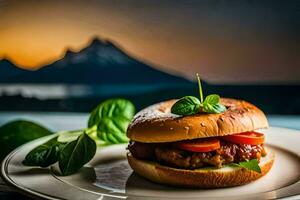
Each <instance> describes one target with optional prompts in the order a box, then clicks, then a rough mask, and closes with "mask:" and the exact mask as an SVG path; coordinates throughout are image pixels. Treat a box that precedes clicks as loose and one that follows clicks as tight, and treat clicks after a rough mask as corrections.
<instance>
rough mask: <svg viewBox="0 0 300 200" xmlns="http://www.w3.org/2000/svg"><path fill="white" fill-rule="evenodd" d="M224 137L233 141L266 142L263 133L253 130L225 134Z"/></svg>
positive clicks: (254, 143)
mask: <svg viewBox="0 0 300 200" xmlns="http://www.w3.org/2000/svg"><path fill="white" fill-rule="evenodd" d="M222 139H224V140H226V141H229V142H232V143H238V144H250V145H258V144H263V143H264V141H265V136H264V134H262V133H258V132H254V131H251V132H244V133H239V134H235V135H228V136H224V137H222Z"/></svg>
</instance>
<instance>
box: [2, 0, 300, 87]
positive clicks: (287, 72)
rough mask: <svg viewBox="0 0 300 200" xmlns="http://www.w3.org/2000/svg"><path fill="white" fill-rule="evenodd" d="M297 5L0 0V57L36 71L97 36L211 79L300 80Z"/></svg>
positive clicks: (149, 59)
mask: <svg viewBox="0 0 300 200" xmlns="http://www.w3.org/2000/svg"><path fill="white" fill-rule="evenodd" d="M299 8H300V2H299V1H297V0H294V1H292V0H287V1H275V0H273V1H258V0H256V1H234V0H233V1H221V0H210V1H209V0H203V1H197V0H195V1H191V0H178V1H173V0H169V1H167V0H160V1H156V0H147V1H146V0H106V1H104V0H102V1H100V0H97V1H75V0H74V1H66V0H60V1H58V0H51V1H50V0H43V1H31V0H26V1H21V0H19V1H17V0H0V59H1V58H8V59H9V60H11V61H12V62H13V63H15V64H16V65H18V66H19V67H21V68H26V69H37V68H39V67H42V66H43V65H45V64H47V63H50V62H53V61H55V60H57V59H59V58H61V57H62V56H63V55H64V52H65V51H66V49H67V48H71V49H73V50H75V51H79V50H80V49H81V48H83V47H85V46H86V45H87V44H88V42H89V41H90V40H91V38H93V37H95V36H98V37H100V38H102V39H110V40H113V41H114V42H116V43H117V44H119V45H120V46H121V47H123V49H125V50H126V51H127V52H128V53H129V54H131V55H133V56H135V57H137V58H139V59H141V60H144V61H147V62H149V63H152V64H153V66H156V67H158V68H160V69H162V70H165V71H168V72H171V73H177V74H180V75H182V76H186V77H190V78H192V77H194V74H195V73H196V72H198V73H200V74H201V76H202V77H203V78H204V79H206V80H208V81H211V82H222V83H223V82H224V83H234V82H239V83H257V82H266V83H290V82H293V83H294V82H298V83H299V82H300V56H299V52H300V51H299V50H300V48H299V43H300V41H299V39H300V37H299V35H300V31H299V29H300V28H299V27H300V26H299V25H300V24H299V22H300V20H299V19H300V14H299V13H300V12H299Z"/></svg>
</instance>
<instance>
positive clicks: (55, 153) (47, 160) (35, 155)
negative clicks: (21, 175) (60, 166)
mask: <svg viewBox="0 0 300 200" xmlns="http://www.w3.org/2000/svg"><path fill="white" fill-rule="evenodd" d="M62 147H63V144H62V143H59V142H57V137H55V138H53V139H51V140H49V141H47V142H46V143H44V144H42V145H40V146H37V147H36V148H34V149H33V150H31V151H30V152H29V153H28V154H27V155H26V157H25V160H24V161H23V164H24V165H27V166H40V167H48V166H49V165H52V164H54V163H56V162H57V161H58V158H59V152H60V150H61V149H62Z"/></svg>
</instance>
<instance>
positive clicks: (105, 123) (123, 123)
mask: <svg viewBox="0 0 300 200" xmlns="http://www.w3.org/2000/svg"><path fill="white" fill-rule="evenodd" d="M129 123H130V121H129V120H127V119H125V118H122V117H115V118H102V119H100V121H99V123H98V127H97V132H98V137H99V138H100V139H101V140H103V141H105V142H106V143H107V144H118V143H127V142H128V141H129V140H128V138H127V137H126V130H127V127H128V125H129Z"/></svg>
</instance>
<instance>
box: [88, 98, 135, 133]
mask: <svg viewBox="0 0 300 200" xmlns="http://www.w3.org/2000/svg"><path fill="white" fill-rule="evenodd" d="M134 114H135V108H134V105H133V104H132V103H131V102H130V101H128V100H126V99H109V100H106V101H104V102H102V103H101V104H99V105H98V106H97V107H96V108H95V109H94V110H93V111H92V112H91V114H90V117H89V120H88V127H92V126H94V125H98V123H99V121H100V119H102V118H104V117H105V118H114V117H121V118H124V119H127V120H128V121H130V120H131V119H132V118H133V116H134Z"/></svg>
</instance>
